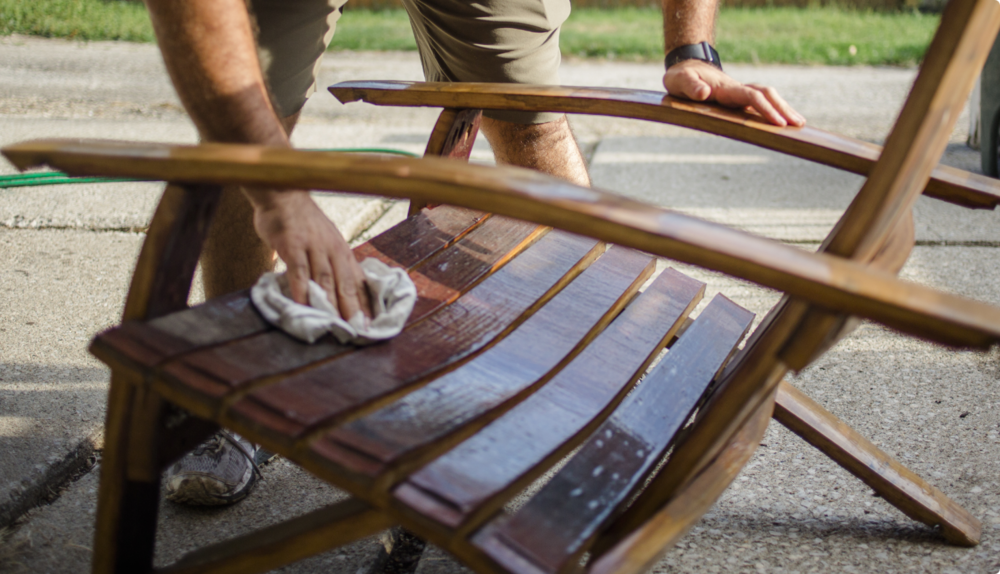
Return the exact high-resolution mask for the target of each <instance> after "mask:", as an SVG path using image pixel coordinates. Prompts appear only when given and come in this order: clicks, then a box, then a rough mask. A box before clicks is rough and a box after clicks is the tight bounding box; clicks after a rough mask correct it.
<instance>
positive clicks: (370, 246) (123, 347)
mask: <svg viewBox="0 0 1000 574" xmlns="http://www.w3.org/2000/svg"><path fill="white" fill-rule="evenodd" d="M487 217H488V215H486V214H483V213H481V212H477V211H473V210H469V209H465V208H460V207H451V206H445V207H442V208H441V209H435V210H433V211H430V210H428V211H426V212H422V213H420V214H418V215H417V216H415V217H411V218H408V219H406V220H404V221H403V222H401V223H399V224H397V225H395V226H393V227H392V228H391V229H389V230H387V231H386V232H384V233H382V234H380V235H379V236H377V237H375V238H373V239H372V240H371V241H368V242H366V243H364V244H362V245H360V246H358V247H356V248H355V249H354V254H355V257H357V258H358V259H359V260H361V259H364V258H366V257H374V258H376V259H379V260H380V261H382V262H384V263H386V264H388V265H392V266H397V267H405V268H407V269H411V268H414V267H417V266H419V265H420V264H422V263H424V262H425V261H426V260H427V259H428V258H431V257H433V256H434V255H435V254H438V253H440V252H441V251H443V250H445V249H446V248H448V247H449V246H451V245H452V244H453V243H454V242H455V241H457V240H459V239H461V238H462V237H464V236H465V235H466V234H467V233H469V232H470V231H471V230H472V229H474V228H475V227H477V226H478V225H479V224H480V223H481V222H482V221H483V220H485V219H486V218H487ZM269 329H270V326H269V325H267V323H266V322H265V321H264V320H263V318H262V317H261V316H260V314H259V313H257V311H256V309H254V307H253V304H252V303H251V302H250V294H249V291H248V290H243V291H238V292H235V293H230V294H228V295H224V296H221V297H217V298H215V299H212V300H211V301H207V302H205V303H203V304H201V305H197V306H195V307H192V308H190V309H184V310H181V311H178V312H175V313H171V314H169V315H164V316H162V317H158V318H156V319H153V320H151V321H146V322H141V323H140V322H136V321H132V322H125V323H123V324H122V325H121V326H120V327H117V328H115V329H110V330H108V331H105V332H104V333H102V334H101V335H99V336H98V337H97V339H96V340H95V343H94V345H95V346H94V352H98V353H104V355H101V356H106V353H107V350H106V349H107V348H109V347H110V348H113V349H115V350H116V351H117V352H118V353H121V354H123V355H124V356H125V357H128V358H129V359H131V360H133V361H135V362H136V363H138V364H140V365H142V366H145V367H152V366H154V365H158V364H160V363H162V362H164V361H166V360H169V359H171V358H174V357H177V356H178V355H181V354H184V353H189V352H192V351H194V350H196V349H200V348H205V347H211V346H214V345H219V344H223V343H226V342H228V341H233V340H236V339H240V338H242V337H248V336H251V335H253V334H255V333H261V332H265V331H268V330H269Z"/></svg>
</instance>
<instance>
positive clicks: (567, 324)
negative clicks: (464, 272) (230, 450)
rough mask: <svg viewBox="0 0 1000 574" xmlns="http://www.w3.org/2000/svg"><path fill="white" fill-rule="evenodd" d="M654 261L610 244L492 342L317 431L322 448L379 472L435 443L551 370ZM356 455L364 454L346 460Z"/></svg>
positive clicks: (442, 444) (429, 450)
mask: <svg viewBox="0 0 1000 574" xmlns="http://www.w3.org/2000/svg"><path fill="white" fill-rule="evenodd" d="M654 266H655V262H654V260H653V259H652V258H651V257H649V256H648V255H643V254H640V253H638V252H635V251H632V250H628V249H621V248H615V249H612V250H611V251H609V252H608V253H606V254H605V255H604V256H602V257H601V258H600V259H598V260H597V262H596V263H594V264H593V265H591V266H590V267H589V268H588V269H587V270H586V271H584V272H583V274H581V275H580V276H579V277H578V278H576V279H575V280H574V281H573V282H572V283H570V284H569V285H568V286H567V287H566V288H565V289H563V290H562V292H560V293H559V294H558V295H556V296H555V297H554V298H553V299H552V300H551V301H549V302H548V303H546V305H545V306H544V307H542V308H541V309H540V310H539V311H538V312H537V313H535V314H534V315H532V316H531V317H530V318H529V319H528V320H527V321H525V322H524V323H523V324H522V325H521V326H520V327H518V328H517V329H516V330H514V331H513V332H512V333H511V334H510V335H508V336H507V337H506V338H505V339H504V340H503V341H500V342H499V343H498V344H497V345H496V346H494V347H492V348H491V349H489V350H488V351H486V352H484V353H483V354H481V355H479V356H478V357H476V358H475V359H473V360H472V361H469V362H468V363H466V364H464V365H462V366H461V367H460V368H458V369H455V370H454V371H451V372H450V373H448V374H446V375H444V376H443V377H441V378H438V379H437V380H435V381H433V382H432V383H430V384H428V385H426V386H424V387H422V388H420V389H418V390H416V391H414V392H412V393H410V394H409V395H407V396H405V397H403V398H402V399H400V400H398V401H396V402H395V403H392V404H391V405H388V406H386V407H385V408H383V409H381V410H379V411H376V412H374V413H371V414H369V415H367V416H365V417H364V418H360V419H357V420H354V421H352V422H350V423H348V424H347V425H345V426H343V427H340V428H337V429H334V430H333V431H331V432H330V433H329V434H327V435H326V436H324V437H323V439H322V440H323V441H324V443H325V444H324V446H323V449H324V455H325V456H326V457H327V458H328V459H330V460H333V461H334V462H336V463H339V464H342V465H343V466H345V467H347V468H348V470H350V471H353V472H359V473H369V472H371V471H372V470H375V472H376V473H379V474H381V473H382V472H381V471H382V470H383V468H384V467H387V466H396V467H398V466H399V464H400V463H402V462H404V461H406V462H410V463H411V464H413V463H415V460H417V459H418V458H419V457H421V456H423V457H427V456H428V455H431V454H433V453H434V452H440V451H442V450H443V449H445V448H447V446H448V445H450V444H454V442H455V441H457V440H458V439H459V438H461V437H462V436H468V435H469V434H470V433H471V432H473V430H474V429H475V428H477V427H478V426H482V425H483V424H486V423H487V422H488V421H489V420H490V419H491V418H495V417H496V416H498V415H499V414H500V413H501V412H503V411H504V410H506V409H508V408H510V407H511V406H513V404H515V403H516V402H517V401H518V399H519V398H520V397H523V396H524V394H525V393H527V392H529V391H531V390H532V389H534V388H536V387H537V386H538V385H541V384H544V383H545V382H546V381H547V380H548V379H549V378H550V377H551V376H553V375H554V374H555V373H557V372H558V370H559V369H560V368H561V366H562V365H564V364H566V363H567V362H568V361H569V360H570V359H571V358H572V357H573V356H574V353H575V352H578V351H579V350H580V349H582V348H584V347H585V346H586V345H587V343H588V342H589V341H590V340H592V339H593V337H594V336H596V334H597V333H598V332H599V331H600V330H601V329H603V328H604V326H605V325H607V324H608V323H610V322H611V320H612V319H613V318H614V317H615V315H617V314H618V312H619V311H620V310H621V308H622V307H624V305H625V304H626V303H627V302H628V301H629V300H630V299H631V297H632V296H633V295H634V294H635V293H636V291H637V290H638V289H639V287H640V286H641V285H642V284H643V283H644V282H645V280H646V279H647V278H648V277H649V275H650V274H651V273H652V271H653V269H654ZM338 452H339V453H341V456H337V457H336V458H334V456H335V455H336V453H338ZM358 458H367V459H370V460H366V461H364V462H363V463H362V464H360V465H355V464H353V463H354V462H355V461H356V460H357V459H358ZM372 478H375V476H374V475H372Z"/></svg>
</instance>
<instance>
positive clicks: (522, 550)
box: [472, 294, 754, 574]
mask: <svg viewBox="0 0 1000 574" xmlns="http://www.w3.org/2000/svg"><path fill="white" fill-rule="evenodd" d="M753 316H754V315H753V313H751V312H749V311H747V310H746V309H743V308H741V307H740V306H738V305H736V304H735V303H733V302H732V301H730V300H729V299H727V298H726V297H725V296H724V295H721V294H719V295H716V296H715V298H714V299H713V300H712V302H711V303H710V304H709V305H708V307H707V308H706V309H705V311H704V312H702V314H701V315H699V316H698V319H697V320H695V322H694V324H693V325H692V326H691V328H690V329H688V330H687V331H686V332H685V333H684V334H683V335H682V336H681V338H680V340H678V341H677V343H676V344H675V345H674V346H673V347H672V348H671V350H670V352H669V353H667V356H666V357H665V358H664V359H663V361H661V362H660V363H659V364H658V365H657V366H656V367H655V368H654V369H653V370H652V371H651V372H650V373H649V374H648V375H647V376H646V378H645V379H644V381H643V382H642V384H640V385H639V386H638V387H637V388H636V389H635V390H634V391H633V392H632V393H631V394H630V395H629V396H628V397H626V398H625V400H624V401H622V404H621V406H619V407H618V409H617V410H616V411H615V413H614V414H612V415H611V417H610V418H609V419H608V420H606V421H605V422H604V424H602V425H601V426H600V427H599V428H598V429H597V430H596V431H595V432H594V434H593V435H591V437H590V439H589V440H588V441H587V442H586V443H585V444H584V445H583V446H582V447H580V450H579V451H577V453H576V454H574V455H573V457H572V458H571V459H570V460H569V462H568V463H566V466H564V467H563V468H562V469H560V470H559V471H558V472H557V473H556V475H555V476H554V477H553V478H552V480H551V481H550V482H548V483H547V484H546V485H545V486H543V487H542V489H541V490H540V491H539V492H538V493H537V494H535V495H534V496H533V497H532V498H531V500H529V501H528V502H526V503H525V504H524V506H522V507H521V508H519V509H518V510H517V512H515V513H514V514H513V515H512V516H510V517H507V516H502V517H500V518H498V519H497V520H495V521H493V522H491V523H490V524H489V525H487V526H486V527H485V528H483V530H481V531H480V532H479V533H478V534H476V535H475V536H474V537H473V539H472V543H473V544H475V545H476V546H478V547H479V548H480V549H481V550H483V551H484V552H485V553H486V554H488V555H490V556H491V557H492V558H493V559H494V560H496V561H497V562H499V563H501V564H503V565H504V566H505V567H506V568H507V569H508V570H509V571H510V572H515V573H517V574H529V573H532V572H537V570H536V569H534V568H531V569H521V568H519V565H520V564H522V563H523V562H524V561H528V562H530V563H532V564H534V565H535V566H536V567H537V568H538V569H540V570H541V571H542V572H550V573H555V572H565V571H567V570H566V569H567V567H572V565H573V564H575V563H578V562H579V559H580V556H581V555H582V554H583V553H584V552H585V551H586V550H587V549H588V547H589V543H590V542H591V541H592V540H593V539H594V537H595V536H596V535H597V534H598V532H599V531H600V528H601V526H603V525H605V524H607V523H608V522H609V521H610V520H611V519H612V518H613V517H614V515H615V514H616V512H617V510H618V509H619V508H620V507H621V505H623V504H626V503H627V501H628V500H629V498H631V496H632V494H634V492H635V491H636V490H637V489H639V488H641V487H642V486H643V484H644V483H645V481H646V479H647V478H648V477H649V475H650V473H652V472H653V471H654V470H655V468H656V464H657V462H659V461H660V460H662V457H663V455H664V453H665V452H666V450H667V449H668V448H669V446H670V445H671V444H672V443H673V441H674V438H675V437H676V434H677V431H679V430H680V429H681V428H682V427H683V425H684V423H685V422H686V421H687V420H688V418H689V417H690V416H691V412H692V411H693V410H694V408H695V406H696V405H697V404H698V402H699V399H700V398H701V397H702V395H703V393H704V392H705V390H706V389H707V387H708V385H709V384H710V383H711V382H712V380H713V379H714V378H715V375H716V374H717V373H718V372H719V371H720V370H721V369H722V367H723V366H724V365H725V362H726V361H727V359H728V358H729V357H730V356H731V354H732V353H733V349H734V348H735V347H736V346H737V345H738V344H739V343H740V341H741V340H743V336H744V335H745V334H746V332H747V330H748V329H749V328H750V324H751V322H752V321H753ZM511 554H515V555H517V556H516V557H511ZM512 558H513V559H512Z"/></svg>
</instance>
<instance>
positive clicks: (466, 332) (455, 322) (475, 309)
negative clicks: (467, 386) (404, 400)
mask: <svg viewBox="0 0 1000 574" xmlns="http://www.w3.org/2000/svg"><path fill="white" fill-rule="evenodd" d="M603 249H604V248H603V245H600V244H599V243H598V242H596V241H594V240H591V239H585V238H580V237H576V236H571V235H568V234H564V233H560V232H552V233H549V234H548V235H547V236H546V237H544V238H542V239H541V240H540V241H539V242H538V243H536V244H535V245H533V246H532V247H531V248H529V249H527V250H526V251H525V252H524V253H523V254H522V255H521V256H519V257H517V258H516V259H515V260H514V261H512V262H511V263H509V264H508V265H506V266H505V267H503V268H501V269H500V270H499V271H498V272H496V273H494V274H493V275H491V276H490V277H489V278H487V279H486V280H485V281H483V282H482V283H480V284H479V285H478V286H477V287H475V288H474V289H472V290H471V291H470V292H469V293H467V294H466V295H465V296H463V297H461V298H459V299H458V300H457V301H455V302H454V303H452V304H451V305H449V306H447V307H445V308H444V309H442V310H441V311H440V312H438V313H436V314H434V315H433V316H432V317H431V318H429V319H428V320H426V321H422V322H420V323H418V324H416V325H414V326H413V327H412V328H410V329H407V330H405V331H403V333H401V334H400V335H399V336H398V337H396V338H395V339H392V340H390V341H388V342H386V343H383V344H379V345H373V346H371V347H366V348H364V349H360V350H358V351H356V352H354V353H351V354H349V355H346V356H343V357H341V358H339V359H338V360H335V361H332V362H329V363H325V364H323V365H321V366H319V367H317V368H315V369H311V370H308V371H305V372H303V373H301V374H298V375H293V376H291V377H288V378H284V379H282V380H279V381H276V382H274V383H273V384H270V385H267V386H264V387H262V388H259V389H257V390H255V391H253V392H251V393H250V394H249V395H247V396H246V397H245V398H243V399H242V400H240V401H239V402H237V403H235V404H234V405H233V406H232V407H231V409H229V413H228V415H227V416H233V417H242V418H243V420H244V421H245V422H246V423H247V424H257V425H260V426H262V427H267V426H269V425H272V424H273V425H280V428H281V429H282V433H284V434H291V435H293V436H298V435H301V434H302V433H304V432H306V431H307V430H308V429H309V428H312V427H315V426H317V425H321V424H324V423H327V422H329V421H331V420H335V419H338V418H340V417H343V416H345V415H347V414H349V413H354V412H356V411H357V410H358V409H359V408H361V407H362V406H365V405H370V404H371V403H373V401H376V400H377V399H382V400H388V399H389V398H391V397H392V396H395V395H396V394H398V393H401V392H405V391H407V390H410V389H412V388H413V385H416V384H420V383H421V382H426V380H427V377H429V376H430V375H433V374H435V373H440V372H441V370H442V369H446V368H448V367H451V366H455V365H456V363H459V362H460V361H462V360H463V359H466V358H468V357H469V356H470V355H472V354H473V353H475V352H477V351H480V350H482V349H484V348H485V347H487V346H488V345H489V344H490V343H492V342H494V339H495V338H497V337H498V336H500V335H503V334H505V333H507V332H508V331H510V330H511V329H513V328H514V327H516V325H517V324H518V322H519V321H521V320H523V319H526V318H527V316H530V313H532V312H534V310H535V309H537V307H538V306H540V305H542V304H543V303H544V301H546V300H547V298H549V297H551V296H552V295H554V294H555V292H558V290H559V289H561V288H562V286H563V285H564V284H565V282H567V281H569V280H571V279H572V278H573V277H574V276H575V274H576V273H579V272H580V271H581V270H582V269H583V268H585V267H586V266H587V265H589V263H590V261H591V260H592V259H594V258H596V257H597V255H598V254H599V253H600V252H602V251H603ZM360 380H363V381H365V384H364V385H359V384H357V381H360Z"/></svg>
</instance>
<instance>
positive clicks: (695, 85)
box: [663, 60, 806, 127]
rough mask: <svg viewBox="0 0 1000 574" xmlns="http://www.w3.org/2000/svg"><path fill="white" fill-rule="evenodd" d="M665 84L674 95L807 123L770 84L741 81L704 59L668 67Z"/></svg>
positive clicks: (780, 120) (787, 121) (780, 123)
mask: <svg viewBox="0 0 1000 574" xmlns="http://www.w3.org/2000/svg"><path fill="white" fill-rule="evenodd" d="M663 86H664V87H665V88H666V89H667V92H669V93H670V95H672V96H680V97H683V98H688V99H690V100H694V101H696V102H704V101H708V100H715V101H716V102H719V103H720V104H722V105H724V106H726V107H730V108H753V109H754V110H756V111H757V112H758V113H760V115H762V116H764V118H765V119H766V120H767V121H769V122H771V123H772V124H774V125H777V126H786V125H793V126H799V127H801V126H804V125H806V120H805V118H803V117H802V116H801V115H800V114H799V113H798V112H796V111H795V110H794V109H792V107H791V106H789V105H788V102H786V101H785V100H784V99H782V97H781V96H780V95H778V91H777V90H775V89H774V88H771V87H766V86H758V85H755V84H741V83H740V82H737V81H736V80H734V79H732V78H730V77H729V76H728V75H726V73H725V72H723V71H722V70H720V69H718V68H716V67H715V66H712V65H711V64H709V63H707V62H702V61H701V60H684V61H683V62H679V63H677V64H675V65H673V66H670V69H668V70H667V73H666V74H664V76H663Z"/></svg>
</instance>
